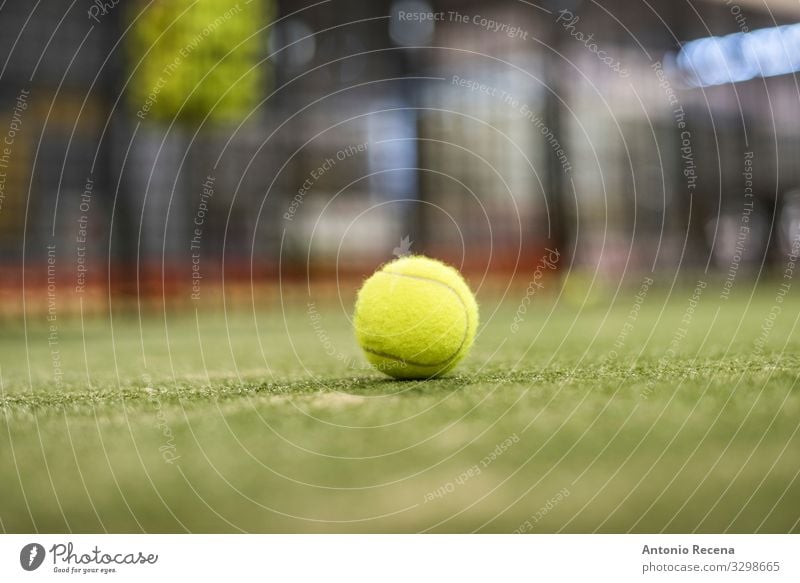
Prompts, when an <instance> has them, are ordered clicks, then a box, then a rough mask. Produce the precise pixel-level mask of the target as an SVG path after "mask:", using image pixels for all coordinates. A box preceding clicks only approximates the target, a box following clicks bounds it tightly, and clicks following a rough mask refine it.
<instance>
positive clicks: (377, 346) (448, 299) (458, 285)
mask: <svg viewBox="0 0 800 583" xmlns="http://www.w3.org/2000/svg"><path fill="white" fill-rule="evenodd" d="M353 323H354V327H355V333H356V339H357V340H358V343H359V345H360V346H361V348H362V349H363V350H364V353H365V355H366V357H367V360H369V361H370V363H372V365H373V366H374V367H375V368H377V369H378V370H379V371H381V372H384V373H386V374H388V375H390V376H393V377H395V378H400V379H425V378H430V377H435V376H438V375H441V374H444V373H446V372H447V371H449V370H451V369H452V368H453V367H454V366H456V365H457V364H458V363H459V361H461V359H462V358H464V356H465V355H466V354H467V352H468V351H469V349H470V347H471V346H472V342H473V340H475V330H476V329H477V327H478V304H477V302H476V301H475V296H474V295H472V292H471V291H470V289H469V286H467V283H466V282H465V281H464V278H463V277H461V274H460V273H459V272H458V271H457V270H456V269H455V268H453V267H450V266H449V265H445V264H444V263H442V262H441V261H437V260H435V259H430V258H429V257H424V256H422V255H409V256H406V257H401V258H400V259H396V260H394V261H391V262H390V263H387V264H386V265H384V266H383V267H381V268H380V269H379V270H378V271H376V272H375V273H374V274H372V276H370V278H369V279H367V280H366V281H365V282H364V285H363V286H362V287H361V290H360V291H359V292H358V299H357V300H356V308H355V316H354V318H353Z"/></svg>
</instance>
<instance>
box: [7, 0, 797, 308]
mask: <svg viewBox="0 0 800 583" xmlns="http://www.w3.org/2000/svg"><path fill="white" fill-rule="evenodd" d="M798 17H800V5H798V4H797V3H796V2H793V1H789V0H785V1H773V2H763V1H757V0H736V1H733V0H731V1H729V0H717V1H712V0H706V1H697V2H691V3H689V2H674V1H671V0H649V1H647V2H645V1H634V2H630V1H625V2H623V1H622V0H618V1H609V0H603V1H602V2H600V1H577V0H574V1H564V2H550V1H547V0H542V1H540V2H533V3H532V2H526V1H523V0H508V1H501V2H489V1H460V2H456V1H434V0H370V1H366V0H364V1H353V0H350V1H347V2H345V1H343V0H323V1H319V2H308V3H306V2H284V1H272V0H250V1H247V0H239V1H233V0H172V1H170V2H152V1H151V2H146V1H138V0H125V1H120V0H105V1H103V0H96V1H94V2H90V1H89V0H84V1H81V2H71V3H70V2H58V1H53V2H38V3H34V4H32V3H23V2H3V3H2V4H0V141H1V142H2V143H1V144H0V294H2V296H1V297H0V299H2V302H1V303H0V305H2V308H0V310H2V311H3V312H4V313H8V312H10V313H18V312H19V310H20V309H21V308H22V307H23V301H24V302H26V304H25V306H27V308H32V307H35V306H42V307H46V306H47V302H48V298H51V299H52V298H53V297H54V294H55V290H56V289H57V290H58V301H59V309H62V308H63V309H69V306H71V305H78V303H79V302H82V303H83V309H85V310H91V309H97V310H104V309H106V308H107V305H108V302H109V301H112V298H117V297H118V298H123V299H124V298H126V297H136V298H139V299H141V298H148V297H152V298H156V299H157V300H158V301H159V302H160V301H175V302H178V303H180V302H185V303H186V302H191V301H200V300H202V299H209V298H210V299H213V298H218V297H219V295H218V291H213V292H212V291H211V290H219V289H221V286H222V284H223V282H224V285H225V286H228V285H230V286H232V287H234V288H235V287H236V286H237V285H240V284H241V285H242V286H245V287H247V286H249V285H250V284H251V283H257V284H270V283H274V282H277V281H279V280H280V281H291V280H300V279H304V278H306V277H307V276H310V277H312V278H319V280H320V281H324V280H326V279H328V280H331V281H332V280H333V278H334V277H352V278H353V279H354V280H356V279H358V278H360V277H362V276H363V275H364V274H366V273H369V272H371V271H372V270H373V269H374V268H375V267H376V266H377V265H379V264H380V263H382V262H385V261H387V260H389V259H391V258H392V257H393V256H395V255H399V254H403V253H407V252H412V253H413V252H418V253H426V254H429V255H433V256H436V257H440V258H442V259H446V260H448V261H450V262H452V263H454V264H456V265H458V266H460V267H461V268H462V269H463V270H465V271H466V272H467V273H468V274H475V275H476V276H482V275H486V274H489V275H494V274H498V275H501V276H502V278H503V280H509V278H510V279H511V280H519V281H520V282H521V283H522V285H525V284H526V283H527V282H528V281H529V280H530V279H531V276H530V274H531V272H532V271H533V270H535V269H536V268H537V265H540V264H541V262H542V260H543V257H552V252H553V251H556V252H557V255H558V262H557V263H558V265H557V267H558V272H560V273H567V272H568V273H576V274H579V273H582V272H585V273H587V274H589V277H595V275H596V276H597V277H598V278H599V279H600V280H607V281H617V280H619V279H620V278H623V277H624V275H625V274H629V273H641V272H657V273H661V274H667V275H668V276H670V277H672V276H673V275H674V274H678V273H690V272H696V271H706V272H709V273H711V274H716V275H718V276H719V277H720V278H721V279H723V280H729V281H731V282H732V280H733V278H745V277H750V278H754V277H758V276H762V275H765V274H769V273H770V272H773V271H775V270H779V269H783V264H784V263H785V257H786V255H787V253H792V252H793V250H794V252H796V251H797V247H798V237H800V190H798V188H799V187H800V164H798V161H800V103H799V97H800V91H799V88H798V79H797V77H796V75H795V72H796V71H797V70H798V69H800V25H798V24H794V23H795V22H797V20H798ZM554 271H555V270H554ZM20 289H24V290H25V291H24V294H20V293H19V290H20ZM22 295H24V298H23V297H22Z"/></svg>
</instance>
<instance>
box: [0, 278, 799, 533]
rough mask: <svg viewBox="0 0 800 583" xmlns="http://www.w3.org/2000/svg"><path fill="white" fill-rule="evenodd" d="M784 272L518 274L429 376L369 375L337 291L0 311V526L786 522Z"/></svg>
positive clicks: (795, 366) (634, 526)
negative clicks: (548, 294) (560, 288)
mask: <svg viewBox="0 0 800 583" xmlns="http://www.w3.org/2000/svg"><path fill="white" fill-rule="evenodd" d="M779 285H780V282H778V281H775V282H767V283H764V284H762V285H761V286H759V287H758V288H757V289H756V290H755V291H754V290H753V289H746V290H745V287H746V286H744V285H742V286H739V287H738V288H737V289H736V290H735V293H733V294H732V295H731V297H730V299H723V298H721V297H720V290H721V286H720V285H717V284H714V283H709V284H708V286H707V288H706V289H705V290H704V291H703V293H702V295H701V297H700V298H699V300H698V301H697V305H696V306H694V307H692V302H691V297H692V294H693V288H692V286H691V285H689V286H688V287H681V286H678V287H676V288H674V289H672V291H671V292H669V290H668V287H666V286H661V287H658V288H656V286H653V287H652V288H650V289H649V290H648V291H647V294H646V297H644V298H643V299H642V298H640V299H638V300H637V295H636V294H637V292H639V291H640V288H639V287H638V285H637V284H636V283H635V282H634V283H633V284H632V285H630V286H628V287H626V288H625V289H623V290H622V291H620V292H619V294H618V295H617V296H616V297H614V296H613V290H609V294H610V295H608V296H603V297H600V298H597V299H595V300H593V302H592V303H584V302H583V299H582V298H581V299H580V300H579V301H575V300H573V301H572V302H568V301H565V299H564V297H562V298H561V299H560V300H559V301H557V302H556V301H554V299H553V298H544V297H538V296H535V297H534V298H533V299H534V301H533V303H532V304H531V305H530V306H527V308H526V311H525V313H524V314H522V313H518V312H517V311H518V308H519V306H520V302H521V300H522V297H523V296H524V293H525V292H524V290H522V291H521V292H513V293H512V292H509V293H508V294H507V295H506V297H504V298H503V297H501V296H502V294H497V293H495V294H488V293H479V300H480V303H481V317H482V324H481V328H480V332H479V337H478V339H477V342H476V345H475V347H474V349H473V351H472V353H471V354H470V356H469V358H468V359H467V361H465V362H464V363H463V364H462V365H461V366H460V367H458V368H457V369H456V371H455V372H454V373H453V374H451V375H449V376H447V377H446V378H441V379H437V380H430V381H424V382H393V381H391V380H387V379H386V378H384V377H382V376H381V375H380V374H378V373H375V372H373V371H371V370H369V369H368V368H367V367H366V362H365V360H364V359H363V358H362V357H361V355H360V352H359V349H358V346H357V345H356V344H355V341H354V339H353V336H352V332H351V330H350V325H349V321H348V312H349V310H350V306H351V304H350V302H351V301H352V298H349V297H346V298H345V299H344V300H343V301H342V302H341V303H340V301H339V300H338V298H333V299H324V298H311V300H312V301H313V302H314V308H313V310H309V308H308V306H307V302H306V298H304V297H303V296H304V293H305V292H304V291H303V290H301V291H298V292H297V293H291V294H286V295H285V296H284V297H283V300H281V298H280V297H278V296H275V297H274V298H273V299H269V300H266V299H265V300H264V301H260V302H258V307H257V310H256V311H255V315H254V312H253V311H252V310H251V309H248V308H247V306H244V307H238V308H236V309H229V310H228V311H227V313H226V312H224V311H223V310H221V309H214V308H210V307H207V306H204V307H203V309H198V310H197V311H195V310H194V309H192V308H191V306H189V307H187V308H183V309H181V310H170V311H168V312H167V313H166V315H165V314H163V313H145V314H142V316H141V319H140V317H139V315H138V314H137V313H136V312H130V313H125V312H121V311H120V312H116V313H114V317H113V319H112V318H109V317H104V318H97V317H94V318H91V319H86V320H84V321H83V322H82V321H81V320H80V319H79V318H77V317H75V316H67V315H63V316H58V318H57V320H56V321H55V326H56V329H55V332H54V333H53V331H52V330H49V329H48V326H49V323H48V322H47V320H46V315H45V314H32V315H29V316H28V319H27V324H26V325H23V323H22V321H12V322H9V321H6V322H3V323H2V326H1V327H0V380H2V392H1V393H0V476H1V477H2V483H0V530H3V531H6V532H21V531H43V532H63V531H73V532H84V531H109V532H139V531H147V532H155V531H158V532H163V531H167V532H183V531H203V532H215V531H234V532H236V531H247V532H274V531H278V532H285V531H289V532H296V531H299V532H363V531H367V532H394V531H402V532H416V531H432V532H471V531H485V532H511V531H515V530H523V531H527V532H593V531H600V532H628V531H634V532H661V531H665V532H687V531H699V532H721V531H728V532H753V531H759V532H788V531H793V532H797V531H798V530H800V527H799V526H798V524H799V523H798V521H799V520H800V505H799V504H798V503H797V501H798V500H800V479H798V472H800V435H798V427H800V393H799V392H798V388H797V384H796V383H797V375H798V372H800V357H799V356H798V355H799V354H800V351H799V349H800V333H799V332H798V330H797V328H796V326H797V318H798V314H800V297H795V296H797V294H795V296H793V295H792V294H791V293H789V294H788V295H786V296H785V297H784V296H781V295H780V293H778V292H779ZM776 297H780V300H777V299H776ZM776 306H777V307H776ZM515 316H516V320H517V327H516V328H518V329H516V331H514V329H515V327H514V326H512V324H513V323H514V321H515ZM48 340H50V341H51V342H52V344H50V343H49V342H48ZM54 356H57V359H58V361H60V367H61V368H62V370H63V378H61V379H60V380H59V381H58V382H57V381H56V380H55V379H54V374H53V373H54V369H53V363H54V360H53V358H54ZM57 364H58V363H57Z"/></svg>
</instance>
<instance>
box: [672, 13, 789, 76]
mask: <svg viewBox="0 0 800 583" xmlns="http://www.w3.org/2000/svg"><path fill="white" fill-rule="evenodd" d="M676 61H677V65H678V68H679V69H680V70H681V71H683V74H684V76H685V78H686V82H687V83H688V85H689V86H691V87H707V86H709V85H722V84H723V83H738V82H740V81H747V80H748V79H753V78H755V77H774V76H776V75H786V74H789V73H794V72H796V71H800V24H789V25H785V26H776V27H773V28H762V29H759V30H754V31H752V32H737V33H736V34H729V35H726V36H710V37H707V38H701V39H698V40H693V41H690V42H688V43H686V44H684V45H683V46H682V47H681V50H680V51H679V52H678V56H677V59H676Z"/></svg>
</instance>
